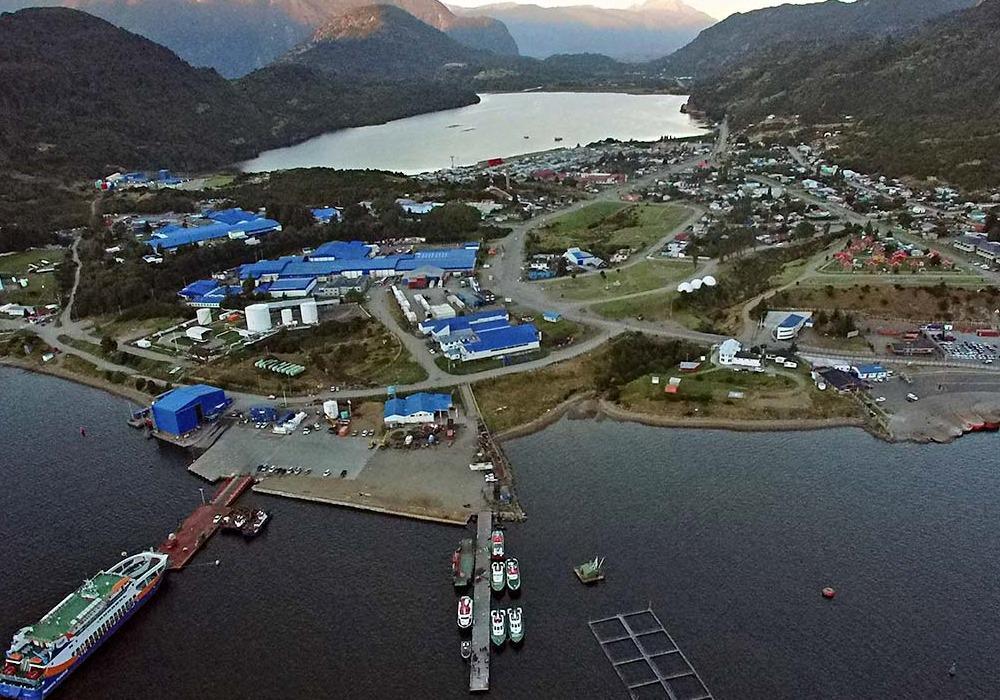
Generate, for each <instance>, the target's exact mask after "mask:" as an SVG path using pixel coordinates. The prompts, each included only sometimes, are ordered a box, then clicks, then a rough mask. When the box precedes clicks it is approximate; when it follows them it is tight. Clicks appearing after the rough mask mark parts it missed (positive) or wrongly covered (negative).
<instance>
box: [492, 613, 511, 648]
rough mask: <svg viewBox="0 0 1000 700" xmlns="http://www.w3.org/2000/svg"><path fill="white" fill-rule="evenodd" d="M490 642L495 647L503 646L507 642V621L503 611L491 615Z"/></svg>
mask: <svg viewBox="0 0 1000 700" xmlns="http://www.w3.org/2000/svg"><path fill="white" fill-rule="evenodd" d="M490 641H492V642H493V646H497V647H499V646H503V643H504V642H505V641H507V619H506V617H505V616H504V611H503V610H494V611H493V612H491V613H490Z"/></svg>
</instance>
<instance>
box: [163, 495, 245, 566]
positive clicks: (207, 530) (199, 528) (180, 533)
mask: <svg viewBox="0 0 1000 700" xmlns="http://www.w3.org/2000/svg"><path fill="white" fill-rule="evenodd" d="M253 482H254V479H253V477H252V476H237V477H229V478H228V479H226V480H224V481H223V482H222V484H221V485H220V486H219V489H218V490H217V491H216V492H215V495H213V496H212V498H211V500H210V501H209V502H208V503H203V504H202V505H200V506H198V507H197V508H195V509H194V512H193V513H191V515H189V516H188V517H187V519H186V520H184V522H182V523H181V526H180V527H179V528H177V530H176V531H175V532H172V533H170V535H169V536H168V537H167V539H165V540H164V541H163V542H162V543H160V546H159V547H158V548H157V549H158V550H159V551H160V552H163V553H164V554H166V555H167V556H168V557H170V564H169V567H170V569H171V570H173V571H179V570H181V569H183V568H184V567H185V566H187V564H188V562H190V561H191V559H192V557H194V555H195V554H197V552H198V550H199V549H201V547H202V546H203V545H204V544H205V543H206V542H208V539H209V538H210V537H211V536H212V535H214V534H215V532H216V531H217V530H218V529H219V524H218V523H217V522H216V521H215V520H216V516H223V515H226V514H227V513H229V506H231V505H232V504H233V503H235V502H236V499H238V498H239V497H240V496H241V495H242V494H243V492H244V491H246V490H247V489H248V488H250V486H251V485H252V484H253Z"/></svg>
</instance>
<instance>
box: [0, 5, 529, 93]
mask: <svg viewBox="0 0 1000 700" xmlns="http://www.w3.org/2000/svg"><path fill="white" fill-rule="evenodd" d="M368 4H370V0H0V12H2V11H12V10H18V9H22V8H25V7H35V6H46V7H52V6H61V7H72V8H74V9H79V10H83V11H85V12H88V13H90V14H93V15H95V16H98V17H101V18H103V19H105V20H107V21H109V22H111V23H112V24H115V25H117V26H120V27H122V28H123V29H127V30H129V31H131V32H133V33H136V34H139V35H141V36H144V37H146V38H148V39H151V40H153V41H155V42H157V43H159V44H162V45H164V46H166V47H167V48H169V49H171V50H172V51H174V52H175V53H177V54H178V55H179V56H180V57H181V58H183V59H184V60H186V61H188V62H189V63H191V64H192V65H195V66H205V67H210V68H215V69H216V70H217V71H218V72H219V73H221V74H222V75H224V76H226V77H239V76H241V75H245V74H246V73H249V72H251V71H253V70H255V69H257V68H261V67H263V66H266V65H269V64H270V63H272V62H273V61H274V60H275V59H277V58H279V57H280V56H282V55H283V54H285V53H286V52H287V51H288V50H289V49H291V48H293V47H295V46H296V45H298V44H300V43H301V42H303V41H305V40H307V39H308V38H309V37H310V36H311V35H312V33H313V32H314V31H315V30H316V29H317V28H319V27H320V26H322V25H323V24H325V23H327V22H329V21H330V20H332V19H333V18H335V17H336V16H337V15H340V14H344V13H346V12H350V11H352V10H355V9H357V8H358V7H363V6H365V5H368ZM384 4H391V5H395V6H397V7H400V8H401V9H403V10H405V11H407V12H409V13H410V14H412V15H413V16H415V17H416V18H417V19H420V20H421V21H423V22H426V23H427V24H429V25H430V26H432V27H435V28H436V29H439V30H441V31H443V32H445V33H446V34H448V35H449V36H451V37H452V38H454V39H455V40H456V41H458V42H459V43H461V44H463V45H466V46H469V47H472V48H475V49H478V50H483V51H489V52H492V53H497V54H501V55H516V54H517V53H518V50H517V44H516V43H515V42H514V40H513V39H512V38H511V36H510V33H509V32H508V31H507V28H506V27H504V26H503V24H502V23H501V22H498V21H497V20H494V19H491V18H488V17H482V16H475V15H472V16H464V15H463V16H458V15H456V14H454V13H453V12H451V11H450V10H449V9H448V8H447V7H445V6H444V5H443V4H442V3H440V2H438V0H386V2H385V3H384Z"/></svg>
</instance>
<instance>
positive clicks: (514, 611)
mask: <svg viewBox="0 0 1000 700" xmlns="http://www.w3.org/2000/svg"><path fill="white" fill-rule="evenodd" d="M507 621H508V622H509V623H510V641H511V642H513V643H514V644H520V643H521V640H522V639H524V622H523V620H522V618H521V608H511V609H510V610H508V611H507Z"/></svg>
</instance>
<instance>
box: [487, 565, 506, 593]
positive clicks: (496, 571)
mask: <svg viewBox="0 0 1000 700" xmlns="http://www.w3.org/2000/svg"><path fill="white" fill-rule="evenodd" d="M490 569H491V573H492V575H491V576H490V586H491V587H492V588H493V592H494V593H500V592H501V591H502V590H503V584H504V572H503V562H502V561H495V562H493V564H492V565H491V566H490Z"/></svg>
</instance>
